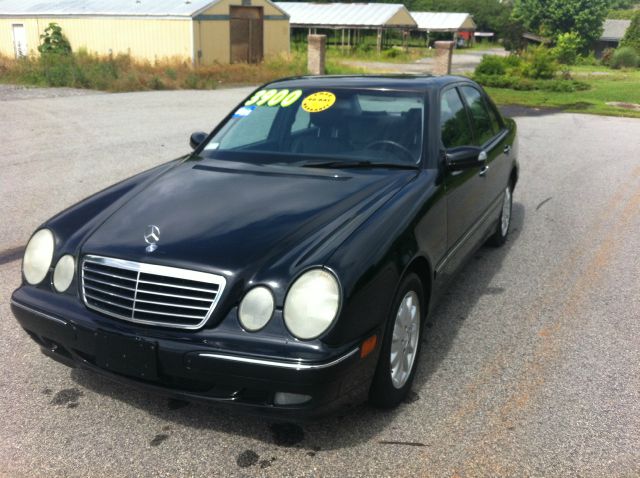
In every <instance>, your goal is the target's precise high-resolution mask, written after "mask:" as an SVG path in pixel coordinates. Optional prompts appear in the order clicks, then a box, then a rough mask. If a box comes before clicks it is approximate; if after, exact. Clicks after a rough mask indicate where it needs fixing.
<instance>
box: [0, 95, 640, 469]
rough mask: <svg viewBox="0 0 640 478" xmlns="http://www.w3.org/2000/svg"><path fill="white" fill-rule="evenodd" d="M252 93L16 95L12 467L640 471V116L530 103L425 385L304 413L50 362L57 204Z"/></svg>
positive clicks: (11, 112)
mask: <svg viewBox="0 0 640 478" xmlns="http://www.w3.org/2000/svg"><path fill="white" fill-rule="evenodd" d="M248 91H249V90H248V89H246V88H244V89H233V90H220V91H201V92H196V91H172V92H148V93H125V94H85V95H75V94H71V93H70V94H57V93H56V94H55V95H54V97H48V96H50V95H48V94H47V93H46V92H43V91H39V92H34V93H33V95H32V96H30V93H29V92H26V93H25V92H23V91H20V92H19V94H12V93H11V92H10V91H8V90H4V91H3V90H0V145H1V147H2V155H1V156H0V218H1V223H0V224H1V229H0V366H1V367H2V371H1V372H0V420H1V426H0V475H2V476H12V477H14V476H25V477H26V476H29V477H31V476H47V477H57V476H60V477H73V476H167V477H174V476H224V477H231V476H273V477H281V476H323V477H325V476H326V477H331V476H336V477H351V476H367V477H372V476H375V477H378V476H394V477H402V476H421V477H422V476H425V477H430V476H434V477H452V476H460V477H475V476H505V477H506V476H509V477H515V476H518V477H520V476H581V477H597V476H607V477H610V476H616V477H636V476H640V294H639V293H638V291H639V290H640V259H639V255H638V251H639V250H640V234H638V231H640V121H638V120H634V119H624V118H608V117H598V116H586V115H575V114H563V113H557V112H551V111H531V110H516V111H515V112H516V113H517V115H518V116H517V118H516V119H517V122H518V125H519V128H520V163H521V175H520V183H519V184H518V187H517V189H516V191H515V195H514V199H515V204H514V210H513V230H512V235H511V237H510V240H509V242H508V243H507V245H506V246H505V247H504V248H502V249H489V248H483V249H481V250H480V251H479V252H478V253H477V254H476V255H475V257H474V258H473V259H472V260H471V261H470V263H469V264H468V265H467V266H466V267H465V269H464V270H463V271H462V272H461V274H460V275H459V277H458V279H457V281H456V283H455V284H454V285H453V286H452V287H451V289H450V291H449V292H448V295H447V296H446V297H445V299H444V300H443V301H442V303H441V304H440V305H439V307H438V308H437V310H436V311H435V313H434V314H433V316H432V317H431V318H430V322H429V328H428V334H427V337H426V339H425V344H424V348H423V354H422V356H421V358H420V363H419V367H420V368H419V373H418V375H417V377H416V380H415V384H414V389H413V392H412V394H411V396H410V399H409V400H407V403H405V404H403V405H401V406H400V407H399V408H398V409H397V410H394V411H390V412H381V411H378V410H375V409H372V408H370V407H368V406H367V405H362V406H359V407H356V408H354V409H352V410H350V411H349V412H347V413H343V414H341V415H340V416H336V417H330V418H328V419H326V420H323V421H320V422H317V423H310V424H306V425H302V426H300V425H294V424H287V423H279V422H274V421H272V420H266V419H260V418H254V417H247V416H241V415H235V414H230V413H228V412H225V411H221V410H219V409H216V408H213V407H209V406H204V405H196V404H190V403H186V402H180V401H175V400H167V399H164V398H161V397H156V396H153V395H149V394H147V393H143V392H139V391H137V390H135V389H131V388H129V387H126V386H122V385H117V384H114V383H111V382H109V381H106V380H104V379H102V378H99V377H96V376H94V375H92V374H91V373H88V372H85V371H80V370H75V369H74V370H72V369H68V368H66V367H64V366H62V365H59V364H58V363H56V362H54V361H52V360H50V359H48V358H46V357H44V356H43V355H41V354H40V352H39V351H38V347H37V346H36V345H35V343H33V342H32V341H31V339H29V338H28V337H27V335H26V334H25V333H24V332H23V331H22V330H21V329H20V328H19V326H18V324H17V322H16V321H15V320H14V319H13V317H12V315H11V312H10V309H9V298H10V294H11V292H12V290H13V289H14V288H15V287H17V286H18V284H19V281H20V257H21V252H20V251H21V248H22V247H23V246H24V244H25V242H26V241H27V239H28V237H29V235H30V234H31V233H32V232H33V231H34V230H35V229H36V228H37V227H38V225H39V224H40V223H41V222H42V221H44V220H46V219H47V218H48V217H49V216H51V215H52V214H55V213H56V212H58V211H60V210H61V209H63V208H65V207H67V206H70V205H71V204H73V203H75V202H76V201H78V200H80V199H82V198H83V197H86V196H87V195H89V194H91V193H93V192H96V191H98V190H100V189H102V188H104V187H106V186H108V185H110V184H112V183H114V182H116V181H118V180H121V179H123V178H126V177H128V176H130V175H132V174H134V173H136V172H139V171H142V170H144V169H147V168H149V167H151V166H154V165H157V164H160V163H162V162H164V161H167V160H169V159H172V158H174V157H176V156H179V155H181V154H183V153H185V152H187V150H188V138H189V134H190V133H191V132H192V131H196V130H208V129H211V128H212V127H213V125H214V124H215V123H216V122H217V121H219V120H220V119H221V118H222V117H223V115H224V114H226V112H227V111H228V110H229V109H230V108H232V107H233V105H235V104H236V103H237V102H238V101H239V100H240V99H241V98H242V96H243V95H245V94H246V93H247V92H248Z"/></svg>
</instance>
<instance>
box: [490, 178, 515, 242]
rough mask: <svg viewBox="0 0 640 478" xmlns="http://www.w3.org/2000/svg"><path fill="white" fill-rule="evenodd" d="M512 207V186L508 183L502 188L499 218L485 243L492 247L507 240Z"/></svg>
mask: <svg viewBox="0 0 640 478" xmlns="http://www.w3.org/2000/svg"><path fill="white" fill-rule="evenodd" d="M512 209H513V187H512V186H511V184H509V185H508V186H507V187H506V188H505V190H504V196H503V197H502V209H501V210H500V218H499V219H498V226H497V227H496V231H495V232H494V233H493V235H492V236H491V237H490V238H489V240H488V241H487V244H489V245H490V246H493V247H500V246H502V245H503V244H504V243H505V242H507V236H508V235H509V229H510V228H511V211H512Z"/></svg>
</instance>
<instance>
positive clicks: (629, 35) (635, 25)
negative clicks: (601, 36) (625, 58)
mask: <svg viewBox="0 0 640 478" xmlns="http://www.w3.org/2000/svg"><path fill="white" fill-rule="evenodd" d="M620 46H621V47H625V46H628V47H631V48H633V49H635V50H636V51H637V52H638V53H639V54H640V10H638V12H636V13H635V14H634V15H633V18H632V19H631V25H629V28H627V31H626V32H625V34H624V37H623V38H622V41H621V42H620Z"/></svg>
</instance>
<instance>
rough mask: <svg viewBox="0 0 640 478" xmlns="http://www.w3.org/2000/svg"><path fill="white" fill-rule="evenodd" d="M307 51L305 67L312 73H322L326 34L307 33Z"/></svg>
mask: <svg viewBox="0 0 640 478" xmlns="http://www.w3.org/2000/svg"><path fill="white" fill-rule="evenodd" d="M307 43H308V44H309V48H308V51H307V69H308V70H309V73H311V74H312V75H324V73H325V72H324V59H325V53H326V47H327V35H309V36H308V37H307Z"/></svg>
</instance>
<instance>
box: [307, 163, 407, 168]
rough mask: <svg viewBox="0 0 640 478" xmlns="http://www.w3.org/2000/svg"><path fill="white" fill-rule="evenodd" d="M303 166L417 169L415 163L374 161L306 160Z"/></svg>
mask: <svg viewBox="0 0 640 478" xmlns="http://www.w3.org/2000/svg"><path fill="white" fill-rule="evenodd" d="M301 166H302V167H303V168H336V169H340V168H390V169H419V166H418V165H417V164H398V163H379V162H375V161H316V162H314V161H307V162H305V163H303V164H301Z"/></svg>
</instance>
